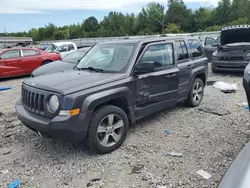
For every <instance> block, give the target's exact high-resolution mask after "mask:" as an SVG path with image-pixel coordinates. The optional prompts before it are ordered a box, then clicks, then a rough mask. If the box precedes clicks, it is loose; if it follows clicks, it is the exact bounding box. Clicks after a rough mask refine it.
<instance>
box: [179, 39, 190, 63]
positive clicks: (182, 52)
mask: <svg viewBox="0 0 250 188" xmlns="http://www.w3.org/2000/svg"><path fill="white" fill-rule="evenodd" d="M176 53H177V60H178V61H182V60H185V59H188V51H187V46H186V44H185V42H184V41H177V42H176Z"/></svg>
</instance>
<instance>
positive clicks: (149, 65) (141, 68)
mask: <svg viewBox="0 0 250 188" xmlns="http://www.w3.org/2000/svg"><path fill="white" fill-rule="evenodd" d="M155 67H156V66H155V63H154V61H143V62H140V63H139V64H137V65H136V67H135V71H134V73H135V74H136V75H139V74H146V73H149V72H154V71H155Z"/></svg>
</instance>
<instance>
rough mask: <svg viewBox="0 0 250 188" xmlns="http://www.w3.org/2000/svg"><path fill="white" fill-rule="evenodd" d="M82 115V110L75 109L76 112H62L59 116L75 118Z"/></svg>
mask: <svg viewBox="0 0 250 188" xmlns="http://www.w3.org/2000/svg"><path fill="white" fill-rule="evenodd" d="M79 113H80V109H79V108H77V109H74V110H61V111H60V113H59V116H75V115H77V114H79Z"/></svg>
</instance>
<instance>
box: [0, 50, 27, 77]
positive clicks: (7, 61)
mask: <svg viewBox="0 0 250 188" xmlns="http://www.w3.org/2000/svg"><path fill="white" fill-rule="evenodd" d="M23 74H24V68H23V66H22V59H21V54H20V50H18V49H16V50H8V51H6V52H3V53H2V54H1V56H0V78H4V77H12V76H19V75H23Z"/></svg>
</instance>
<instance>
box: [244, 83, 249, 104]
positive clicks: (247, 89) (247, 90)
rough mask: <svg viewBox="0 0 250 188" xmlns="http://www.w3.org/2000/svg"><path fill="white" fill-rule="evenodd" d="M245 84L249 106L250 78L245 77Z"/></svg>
mask: <svg viewBox="0 0 250 188" xmlns="http://www.w3.org/2000/svg"><path fill="white" fill-rule="evenodd" d="M243 86H244V89H245V91H246V95H247V101H248V106H250V80H246V79H245V78H244V79H243Z"/></svg>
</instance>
